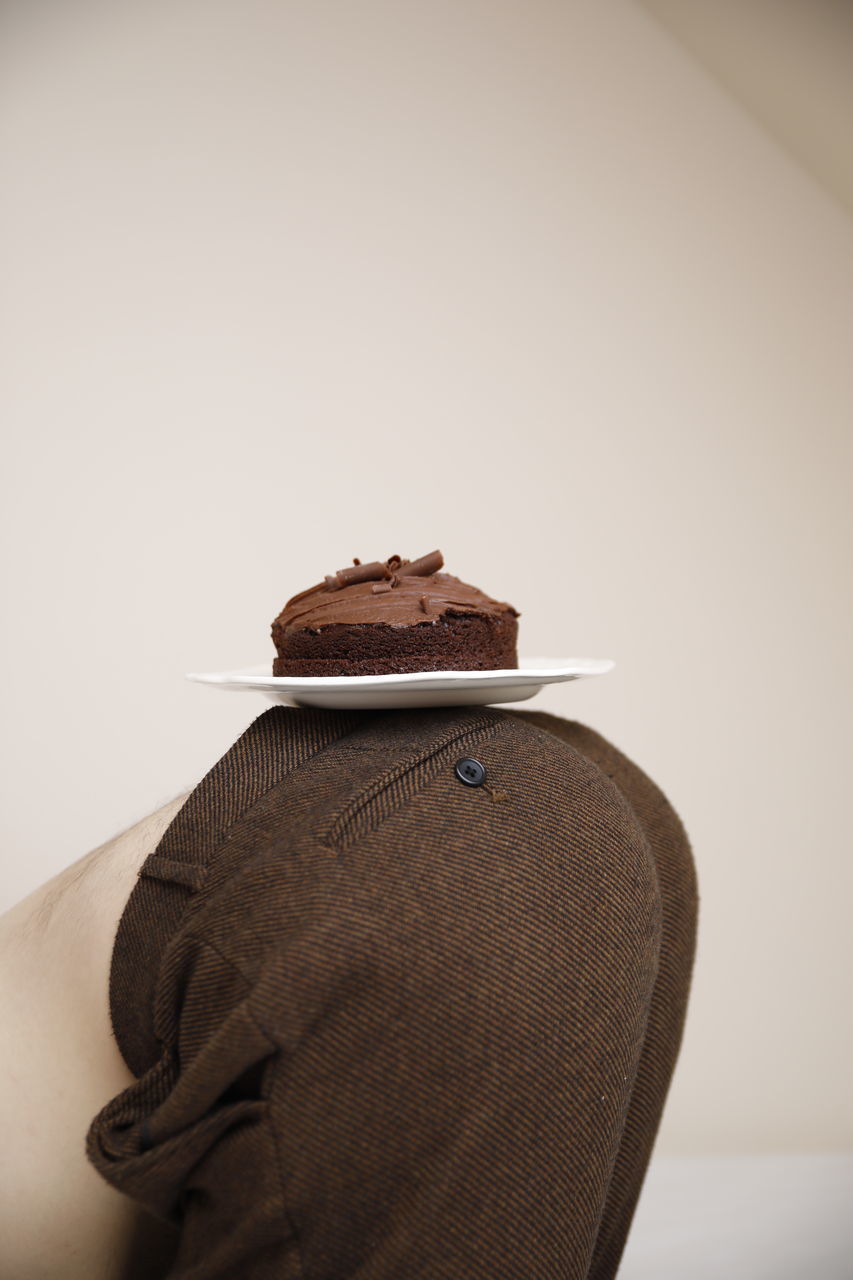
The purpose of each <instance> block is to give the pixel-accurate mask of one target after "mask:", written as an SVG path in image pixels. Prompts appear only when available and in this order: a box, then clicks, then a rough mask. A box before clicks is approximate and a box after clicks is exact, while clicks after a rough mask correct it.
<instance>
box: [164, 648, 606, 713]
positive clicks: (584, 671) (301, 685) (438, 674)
mask: <svg viewBox="0 0 853 1280" xmlns="http://www.w3.org/2000/svg"><path fill="white" fill-rule="evenodd" d="M520 662H521V666H520V667H513V668H510V669H504V670H495V671H413V672H410V673H409V674H407V675H399V674H394V675H387V676H273V675H270V674H269V673H270V668H271V666H272V659H270V661H269V662H266V663H262V664H261V665H260V666H257V667H246V668H244V669H243V670H241V671H210V672H196V671H193V672H188V673H187V679H188V680H198V681H199V682H200V683H201V684H212V685H216V686H217V688H219V689H232V690H239V691H242V692H245V691H246V690H247V689H254V690H255V691H256V692H258V693H263V694H264V695H265V696H266V697H267V698H270V699H271V700H272V701H273V702H285V703H287V704H288V705H289V706H291V707H326V708H334V709H337V710H340V711H362V710H371V709H374V710H376V709H379V710H381V709H383V708H392V707H452V706H487V705H489V704H490V703H492V702H523V701H524V700H525V699H526V698H532V697H533V696H534V695H535V694H537V693H538V692H539V690H540V689H541V688H542V686H543V685H546V684H556V683H557V682H558V681H561V680H580V679H581V678H582V677H583V676H602V675H604V674H605V672H607V671H610V670H612V669H613V667H614V666H615V665H616V664H615V662H613V661H612V659H610V658H521V659H520Z"/></svg>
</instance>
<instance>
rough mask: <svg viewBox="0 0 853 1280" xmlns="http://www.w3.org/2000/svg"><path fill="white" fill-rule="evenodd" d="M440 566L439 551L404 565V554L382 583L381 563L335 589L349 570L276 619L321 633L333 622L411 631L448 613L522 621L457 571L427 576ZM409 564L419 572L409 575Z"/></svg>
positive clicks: (304, 594)
mask: <svg viewBox="0 0 853 1280" xmlns="http://www.w3.org/2000/svg"><path fill="white" fill-rule="evenodd" d="M432 557H437V560H434V559H432ZM398 562H399V563H398ZM436 562H437V563H438V564H443V563H444V561H443V559H442V558H441V553H440V552H433V553H431V556H430V557H426V556H422V557H421V558H420V559H419V560H416V561H406V560H404V561H402V562H400V557H399V556H392V557H390V558H389V560H387V561H385V562H384V565H385V566H387V573H388V575H389V576H388V577H387V578H385V579H384V580H383V577H382V576H381V575H380V572H379V567H380V562H379V561H372V562H371V566H370V567H371V569H372V568H373V566H374V565H375V566H376V571H375V576H373V577H372V579H368V580H365V581H362V582H357V581H356V582H353V581H350V582H345V585H344V586H337V585H336V584H337V582H338V581H340V580H341V575H342V574H344V575H346V571H345V570H338V573H337V574H330V575H328V577H327V578H326V579H325V580H324V581H323V582H318V583H317V585H316V586H314V587H309V588H308V590H307V591H301V592H299V594H298V595H295V596H292V597H291V598H290V599H289V600H288V602H287V604H286V605H285V606H284V608H283V609H282V611H281V613H280V614H279V615H278V617H277V618H276V623H277V626H278V627H279V628H284V629H285V630H295V629H299V630H302V629H305V628H309V629H311V630H317V629H318V628H320V627H328V626H331V625H333V624H334V623H344V624H351V623H359V622H366V623H377V622H385V623H388V624H389V625H390V626H392V627H393V626H398V627H399V626H404V627H410V626H413V625H414V624H416V623H419V622H436V621H437V620H438V619H439V618H440V617H441V616H442V615H443V614H446V613H474V614H481V615H489V616H495V615H497V614H500V613H510V614H512V615H513V616H514V617H516V618H519V617H521V614H520V613H519V612H518V610H517V609H515V608H513V606H512V605H511V604H506V603H505V602H502V601H499V600H493V599H492V598H491V596H487V595H486V594H485V593H484V592H483V591H480V590H478V588H477V587H472V586H471V585H470V584H469V583H467V582H462V581H461V580H460V579H459V578H456V577H454V576H453V574H452V573H440V572H435V573H426V574H425V573H423V571H422V570H423V568H424V567H429V566H430V565H431V564H433V563H436ZM354 563H357V562H354ZM410 565H411V567H412V569H413V570H414V572H411V573H410V572H409V566H410Z"/></svg>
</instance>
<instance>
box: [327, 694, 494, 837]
mask: <svg viewBox="0 0 853 1280" xmlns="http://www.w3.org/2000/svg"><path fill="white" fill-rule="evenodd" d="M505 727H506V722H505V721H503V720H499V719H492V718H489V719H488V720H486V721H485V722H483V721H480V722H479V723H475V724H473V725H468V726H467V727H466V728H465V729H462V730H459V731H458V732H456V733H454V734H452V735H451V736H450V737H448V738H445V739H444V740H443V741H441V742H438V743H436V744H435V745H434V746H433V747H432V748H431V749H430V750H429V751H427V752H418V753H417V754H412V755H411V756H409V757H408V759H407V760H405V761H403V762H401V763H398V764H396V765H394V766H393V768H391V769H386V770H384V771H383V772H382V773H381V774H380V775H379V776H378V777H377V778H374V779H373V780H372V781H371V782H370V783H368V784H367V785H366V786H365V787H363V788H362V789H361V790H360V791H359V792H358V794H357V795H355V796H353V797H351V799H350V800H349V801H348V802H347V803H346V804H345V805H344V806H343V808H342V809H340V810H338V812H337V813H336V814H334V815H333V816H332V817H331V819H330V820H329V821H328V822H327V823H326V825H325V826H323V827H322V828H321V829H320V830H319V831H316V832H315V838H316V840H317V842H318V843H319V844H321V845H322V846H323V847H324V848H326V849H329V850H331V851H333V852H339V851H345V850H346V849H348V848H350V847H351V846H352V845H353V844H355V843H356V842H357V841H358V840H359V839H361V838H363V837H364V836H366V835H368V834H369V833H370V832H371V831H374V830H375V829H376V828H377V827H378V826H380V825H381V824H382V823H383V822H384V821H386V820H387V819H388V818H390V817H392V816H393V814H394V813H396V812H397V810H398V809H399V808H400V807H401V806H402V805H403V804H404V803H406V802H407V801H409V800H411V799H412V798H413V797H414V796H415V795H417V794H418V793H419V792H420V791H421V790H422V789H423V787H424V786H425V785H426V784H427V782H429V781H430V779H431V778H433V777H434V776H435V774H436V772H437V769H438V767H439V765H440V763H441V761H442V760H443V758H444V757H445V756H446V755H448V754H450V753H451V752H452V751H455V750H459V749H460V747H463V746H473V745H475V744H477V743H480V742H486V741H488V740H489V739H490V738H493V737H495V736H496V735H497V734H498V733H500V732H501V731H502V730H503V729H505ZM389 795H390V802H389Z"/></svg>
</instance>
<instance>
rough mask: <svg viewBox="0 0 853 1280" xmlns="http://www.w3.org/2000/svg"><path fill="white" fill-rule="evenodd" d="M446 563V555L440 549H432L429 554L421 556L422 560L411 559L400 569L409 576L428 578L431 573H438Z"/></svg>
mask: <svg viewBox="0 0 853 1280" xmlns="http://www.w3.org/2000/svg"><path fill="white" fill-rule="evenodd" d="M443 564H444V556H443V555H442V554H441V552H440V551H430V553H429V555H426V556H421V558H420V560H410V561H409V562H408V563H407V564H405V565H404V566H403V568H402V569H401V570H400V572H401V573H403V574H405V576H406V577H407V578H409V577H416V578H426V577H428V576H429V575H430V574H431V573H438V571H439V569H440V568H441V566H442V565H443Z"/></svg>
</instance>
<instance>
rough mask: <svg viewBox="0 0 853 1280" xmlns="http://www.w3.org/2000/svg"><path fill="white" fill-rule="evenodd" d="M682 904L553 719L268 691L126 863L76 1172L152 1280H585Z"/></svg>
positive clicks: (645, 839) (675, 1034)
mask: <svg viewBox="0 0 853 1280" xmlns="http://www.w3.org/2000/svg"><path fill="white" fill-rule="evenodd" d="M465 757H468V758H471V759H474V760H476V761H478V762H479V763H480V764H481V765H482V766H483V768H484V770H485V775H484V777H483V780H482V782H481V784H480V785H464V783H463V781H462V780H460V777H459V776H458V775H457V774H456V772H455V765H456V763H457V761H459V760H462V759H463V758H465ZM475 772H476V771H475ZM697 910H698V896H697V886H696V876H695V867H694V862H693V856H692V851H691V847H690V843H689V840H688V838H687V835H686V832H685V829H684V826H683V824H682V822H681V820H680V818H679V817H678V815H677V813H676V812H675V810H674V808H673V807H672V805H671V804H670V802H669V801H668V800H667V798H666V797H665V796H664V794H663V793H662V791H661V790H660V788H659V787H658V786H657V785H656V784H655V783H654V782H653V781H652V780H651V779H650V778H649V777H648V776H647V775H646V774H645V773H644V772H643V771H642V770H641V769H640V768H639V767H638V766H637V765H635V764H634V763H633V762H632V761H631V760H629V759H628V758H627V756H625V755H624V754H623V753H622V752H620V751H619V750H618V749H617V748H616V747H614V746H613V745H612V744H611V743H609V742H608V741H607V740H606V739H605V738H604V737H602V736H601V735H600V734H598V733H597V732H596V731H595V730H593V729H591V728H589V727H587V726H585V725H583V724H580V723H579V722H577V721H572V720H565V719H563V718H561V717H559V716H554V715H551V714H548V713H544V712H529V711H509V710H503V709H500V708H495V707H474V708H468V707H439V708H428V709H427V708H423V709H403V710H399V711H383V712H367V711H362V712H341V711H323V710H312V709H307V708H289V707H284V706H274V707H272V708H270V709H269V710H267V711H265V712H264V713H262V714H261V715H260V716H259V717H258V718H257V719H256V720H254V721H253V722H252V723H251V724H250V725H249V727H248V728H247V729H246V731H245V732H244V733H243V734H242V735H241V736H240V738H239V739H238V740H237V741H236V742H235V743H234V744H233V746H232V747H231V748H229V750H228V751H227V752H226V753H225V755H224V756H223V757H222V759H221V760H219V761H218V762H217V763H216V764H215V765H214V766H213V768H212V769H211V770H210V772H209V773H208V774H207V775H206V777H205V778H204V779H203V780H202V781H201V782H200V783H199V785H198V786H197V787H196V788H195V790H194V791H193V792H192V794H191V795H190V796H189V798H188V799H187V801H186V802H185V803H184V805H183V806H182V808H181V809H180V811H179V812H178V813H177V815H176V816H175V818H174V819H173V821H172V823H171V825H170V826H169V828H168V830H167V831H166V832H165V834H164V836H163V838H162V840H161V841H160V843H159V844H158V846H157V848H156V849H155V850H154V852H153V853H151V854H150V855H149V856H148V857H147V859H146V861H145V862H144V863H143V865H142V867H141V869H140V872H139V877H138V880H137V883H136V885H135V887H134V889H133V892H132V893H131V895H130V897H129V899H128V902H127V904H126V906H125V909H124V912H123V914H122V917H121V920H120V922H119V925H118V930H117V934H116V938H115V943H114V947H113V953H112V965H111V972H110V1013H111V1018H112V1025H113V1029H114V1032H115V1036H116V1040H117V1043H118V1046H119V1048H120V1050H121V1053H122V1055H123V1057H124V1059H125V1061H126V1062H127V1064H128V1066H129V1068H130V1069H131V1071H132V1072H133V1075H134V1077H135V1079H134V1081H133V1083H132V1084H131V1085H130V1086H129V1087H128V1088H126V1089H125V1090H123V1091H122V1092H121V1093H119V1094H118V1095H117V1096H116V1097H114V1098H113V1099H111V1100H110V1101H109V1102H108V1103H107V1104H106V1106H104V1107H103V1108H102V1109H101V1111H100V1112H99V1113H98V1114H97V1115H96V1116H95V1117H94V1118H93V1120H92V1122H91V1125H90V1128H89V1131H88V1133H87V1136H86V1151H87V1155H88V1157H89V1160H90V1161H91V1163H92V1164H93V1165H94V1167H95V1168H96V1169H97V1170H98V1172H99V1173H100V1174H101V1175H102V1177H103V1178H104V1179H106V1181H107V1182H109V1183H110V1184H111V1185H112V1186H114V1187H116V1188H117V1189H118V1190H119V1191H121V1192H123V1193H124V1194H126V1195H128V1196H130V1197H132V1198H133V1199H134V1200H136V1201H138V1202H139V1203H141V1204H142V1205H143V1206H145V1207H146V1208H147V1209H148V1210H149V1212H150V1213H152V1214H154V1215H155V1216H157V1217H159V1218H161V1219H163V1220H164V1221H167V1222H169V1223H171V1224H172V1225H173V1226H174V1227H175V1228H176V1230H177V1239H178V1243H177V1248H176V1252H175V1256H174V1259H173V1261H172V1262H171V1263H170V1269H169V1272H168V1275H169V1278H170V1280H214V1278H216V1280H226V1278H227V1280H232V1278H233V1280H392V1278H393V1280H443V1278H445V1277H446V1278H451V1277H452V1278H453V1280H534V1278H535V1280H546V1278H551V1277H554V1278H555V1280H556V1278H560V1280H574V1278H575V1277H588V1278H591V1280H606V1278H607V1277H612V1276H615V1275H616V1272H617V1268H618V1265H619V1261H620V1258H621V1256H622V1252H623V1249H624V1246H625V1241H626V1238H627V1234H628V1230H629V1228H630V1225H631V1220H632V1217H633V1214H634V1210H635V1207H636V1203H637V1199H638V1196H639V1193H640V1188H641V1186H642V1182H643V1177H644V1175H645V1172H646V1169H647V1166H648V1162H649V1157H650V1154H651V1151H652V1146H653V1144H654V1140H655V1135H656V1133H657V1130H658V1126H659V1122H660V1117H661V1113H662V1111H663V1107H664V1102H665V1099H666V1095H667V1091H668V1089H669V1085H670V1081H671V1078H672V1073H673V1070H674V1067H675V1063H676V1059H677V1056H678V1052H679V1048H680V1044H681V1040H682V1036H683V1029H684V1020H685V1014H686V1008H687V1001H688V994H689V989H690V982H691V974H692V968H693V960H694V952H695V945H696V924H697Z"/></svg>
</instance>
